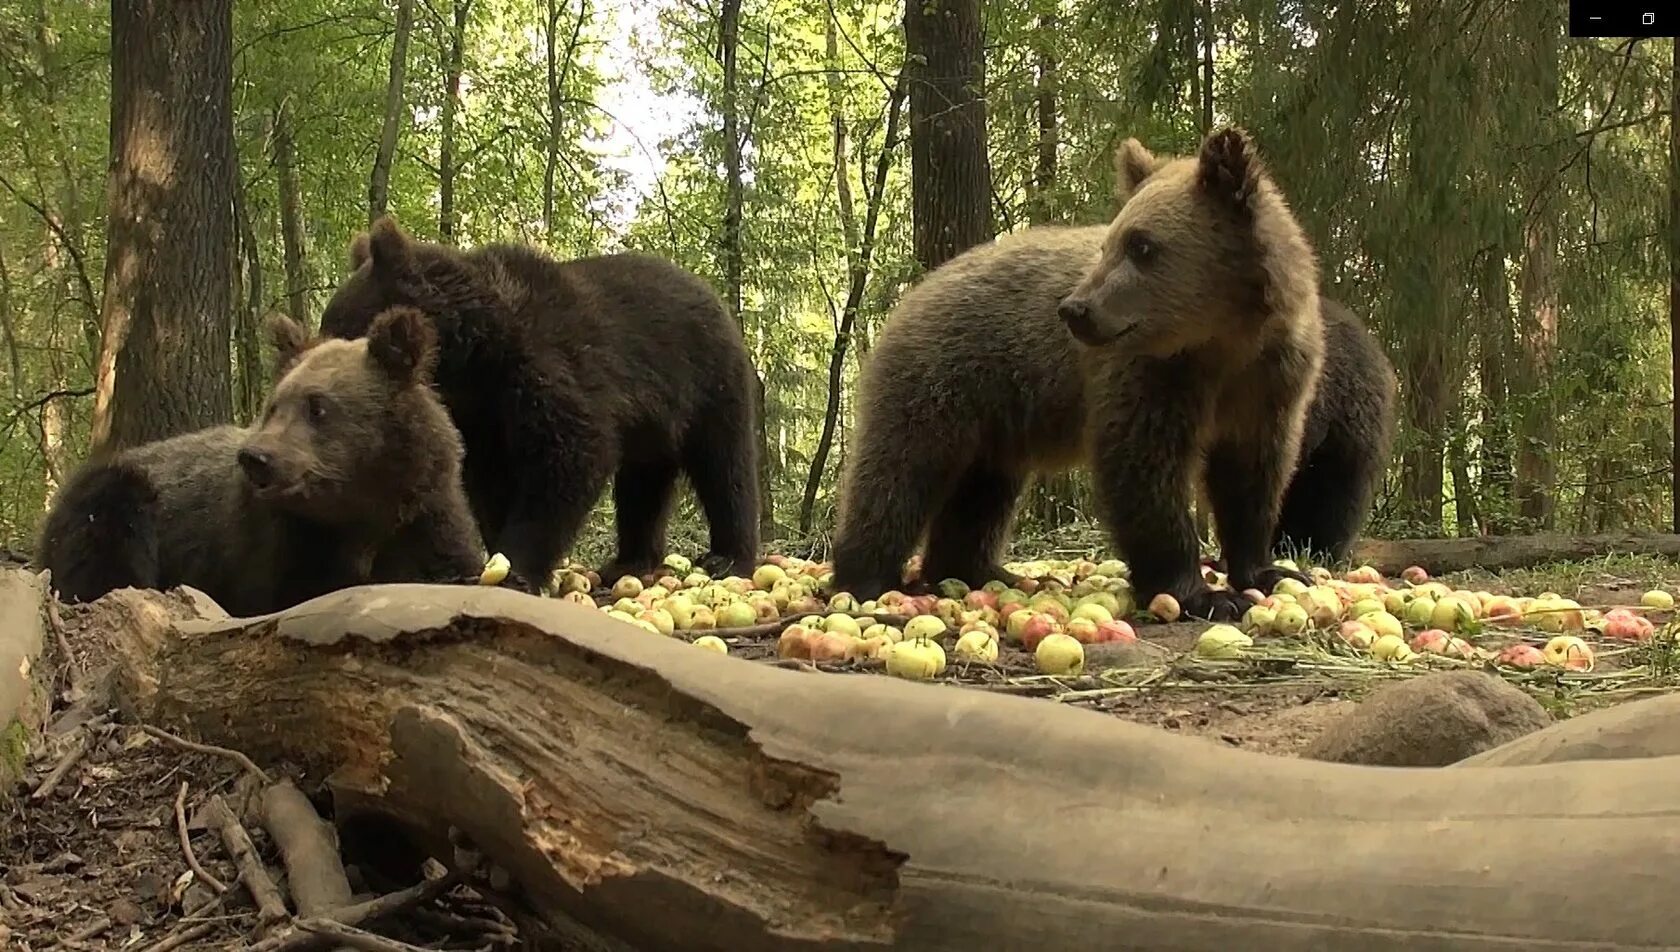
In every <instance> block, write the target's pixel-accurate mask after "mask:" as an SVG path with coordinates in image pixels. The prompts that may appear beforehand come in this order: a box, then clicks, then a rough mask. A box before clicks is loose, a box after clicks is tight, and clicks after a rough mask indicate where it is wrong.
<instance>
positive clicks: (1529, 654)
mask: <svg viewBox="0 0 1680 952" xmlns="http://www.w3.org/2000/svg"><path fill="white" fill-rule="evenodd" d="M1495 660H1496V661H1497V662H1498V663H1499V664H1502V665H1505V666H1506V667H1510V668H1538V667H1540V666H1541V665H1543V664H1545V663H1546V656H1545V655H1543V654H1541V653H1540V649H1539V648H1536V647H1534V646H1533V645H1531V644H1528V643H1527V642H1523V641H1519V642H1517V643H1516V644H1514V645H1506V646H1505V649H1504V650H1503V651H1501V652H1499V657H1498V658H1496V659H1495Z"/></svg>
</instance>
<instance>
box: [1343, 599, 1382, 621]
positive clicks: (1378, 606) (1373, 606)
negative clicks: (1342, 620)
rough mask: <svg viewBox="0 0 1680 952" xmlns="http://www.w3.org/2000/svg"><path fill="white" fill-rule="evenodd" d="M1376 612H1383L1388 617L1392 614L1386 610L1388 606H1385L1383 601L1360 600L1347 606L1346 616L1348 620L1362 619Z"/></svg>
mask: <svg viewBox="0 0 1680 952" xmlns="http://www.w3.org/2000/svg"><path fill="white" fill-rule="evenodd" d="M1377 612H1385V613H1387V614H1390V615H1393V614H1394V613H1393V612H1391V611H1389V610H1388V606H1387V605H1385V604H1384V603H1383V600H1382V599H1380V598H1361V599H1360V600H1359V601H1356V602H1354V603H1353V604H1352V605H1349V606H1348V611H1347V615H1348V617H1349V618H1363V617H1365V616H1366V615H1374V614H1376V613H1377Z"/></svg>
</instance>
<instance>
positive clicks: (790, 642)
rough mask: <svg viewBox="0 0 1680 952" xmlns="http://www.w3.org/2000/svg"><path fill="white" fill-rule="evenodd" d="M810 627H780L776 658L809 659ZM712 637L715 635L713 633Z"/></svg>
mask: <svg viewBox="0 0 1680 952" xmlns="http://www.w3.org/2000/svg"><path fill="white" fill-rule="evenodd" d="M811 634H812V632H811V629H809V628H806V627H805V626H804V625H789V626H787V627H786V628H784V629H782V634H781V636H780V637H778V638H777V639H776V656H777V657H778V658H801V659H804V660H807V661H809V660H810V658H811ZM712 637H714V638H715V637H717V636H716V635H713V636H712Z"/></svg>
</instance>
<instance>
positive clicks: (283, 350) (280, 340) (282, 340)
mask: <svg viewBox="0 0 1680 952" xmlns="http://www.w3.org/2000/svg"><path fill="white" fill-rule="evenodd" d="M263 329H264V330H265V331H267V332H268V343H269V346H270V347H273V348H274V376H275V379H279V378H281V377H284V376H285V375H286V371H288V370H290V369H292V365H293V364H295V363H297V359H298V358H299V357H300V356H302V355H303V352H304V351H305V350H308V349H309V332H308V331H306V330H304V329H303V328H302V327H300V326H299V325H298V323H297V322H296V321H294V320H292V319H291V318H289V317H287V316H286V315H284V314H279V313H275V314H270V315H269V316H268V317H267V318H266V319H264V321H263Z"/></svg>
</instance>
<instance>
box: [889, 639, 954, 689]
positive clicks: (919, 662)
mask: <svg viewBox="0 0 1680 952" xmlns="http://www.w3.org/2000/svg"><path fill="white" fill-rule="evenodd" d="M936 651H937V652H938V654H935V653H934V652H936ZM886 659H887V673H888V674H890V675H893V676H894V677H899V678H909V679H911V680H914V681H925V680H927V679H928V678H931V677H933V676H934V675H936V674H938V673H939V671H940V670H941V669H942V668H943V667H944V666H945V652H944V650H943V649H941V648H940V647H939V645H938V644H936V643H934V642H932V641H900V642H898V643H896V644H894V645H893V646H892V647H891V648H888V649H887V652H886Z"/></svg>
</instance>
